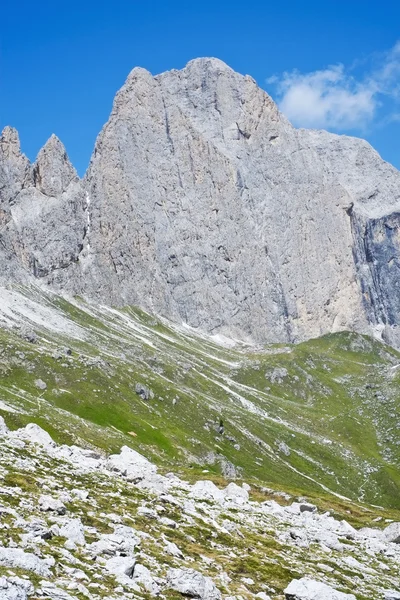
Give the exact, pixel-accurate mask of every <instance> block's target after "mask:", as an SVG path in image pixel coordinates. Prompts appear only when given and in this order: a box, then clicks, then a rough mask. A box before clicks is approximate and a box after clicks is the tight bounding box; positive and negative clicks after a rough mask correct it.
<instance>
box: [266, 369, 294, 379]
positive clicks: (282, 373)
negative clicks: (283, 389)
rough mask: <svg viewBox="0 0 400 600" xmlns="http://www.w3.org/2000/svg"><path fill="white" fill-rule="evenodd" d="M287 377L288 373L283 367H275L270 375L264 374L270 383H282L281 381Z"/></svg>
mask: <svg viewBox="0 0 400 600" xmlns="http://www.w3.org/2000/svg"><path fill="white" fill-rule="evenodd" d="M287 376H288V371H287V369H285V368H284V367H275V369H274V370H273V371H271V373H266V374H265V377H266V378H267V379H268V380H269V381H270V382H271V383H282V382H283V380H284V379H285V378H286V377H287Z"/></svg>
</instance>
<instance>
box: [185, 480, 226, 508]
mask: <svg viewBox="0 0 400 600" xmlns="http://www.w3.org/2000/svg"><path fill="white" fill-rule="evenodd" d="M190 497H191V498H196V499H197V500H213V501H214V502H219V503H222V502H223V501H224V499H225V493H224V492H223V491H222V490H220V489H218V488H217V486H216V485H215V484H214V483H213V482H212V481H208V480H207V479H204V480H202V481H196V483H195V484H194V485H193V486H192V490H191V492H190Z"/></svg>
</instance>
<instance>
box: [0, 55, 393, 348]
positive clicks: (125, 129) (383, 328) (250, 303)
mask: <svg viewBox="0 0 400 600" xmlns="http://www.w3.org/2000/svg"><path fill="white" fill-rule="evenodd" d="M2 140H3V141H2V144H1V148H2V150H3V152H2V153H1V152H0V179H1V182H4V183H2V185H1V189H0V194H1V200H2V201H3V199H7V198H9V199H10V202H11V200H12V202H14V201H17V200H18V195H19V194H20V192H21V191H22V192H23V194H21V197H22V200H23V202H22V200H21V202H22V204H23V205H24V207H25V206H26V207H31V206H32V202H31V200H32V197H33V196H34V200H35V206H36V209H37V213H33V212H29V211H26V210H25V208H24V207H22V208H21V215H20V214H17V213H16V212H15V211H14V213H13V215H9V216H8V217H7V218H10V219H12V220H13V222H14V221H15V228H16V230H17V231H18V232H19V231H20V228H21V223H22V221H23V222H24V224H25V225H24V230H23V232H22V233H18V236H22V238H24V236H25V237H27V236H28V234H27V232H28V231H29V232H30V233H29V236H31V237H32V240H35V241H34V242H33V241H30V242H29V244H27V240H26V239H23V241H22V242H21V239H20V238H18V241H16V240H15V239H14V237H13V236H12V235H11V233H10V234H9V237H10V239H9V240H7V241H5V240H3V242H4V244H5V246H6V247H7V248H8V251H9V252H14V249H15V247H22V246H24V245H25V246H26V245H29V246H30V247H31V248H32V250H31V251H30V254H29V256H31V254H33V255H34V257H35V260H33V259H31V258H29V260H27V259H26V258H25V259H24V260H25V264H34V265H36V266H35V268H34V270H33V275H34V277H37V276H38V274H43V273H45V274H46V276H47V274H48V273H49V272H51V273H52V276H51V277H52V279H51V280H50V279H49V285H52V286H53V287H54V288H55V289H60V288H61V289H63V290H68V291H71V292H73V293H78V294H85V295H87V296H88V297H89V298H95V299H98V300H101V301H102V302H105V303H111V304H116V305H121V304H131V305H132V304H133V305H139V306H141V307H142V308H144V309H147V310H148V311H150V312H154V313H157V314H160V315H164V316H166V317H169V318H172V319H173V320H176V321H179V322H182V321H183V322H185V323H187V324H189V325H190V326H192V327H198V328H200V329H202V330H206V331H208V332H211V331H212V332H214V333H217V332H218V333H221V334H223V335H228V336H230V337H237V338H239V339H242V340H243V339H244V340H251V341H257V342H266V341H268V342H282V341H290V342H296V341H300V340H304V339H307V338H310V337H316V336H319V335H321V334H324V333H327V332H332V331H338V330H348V329H350V330H354V331H358V332H364V333H374V334H377V335H381V336H383V337H384V339H386V340H390V341H391V342H392V343H396V344H400V336H399V334H398V329H399V325H400V300H399V298H400V295H399V294H398V293H393V290H398V289H400V257H399V255H400V243H399V235H398V233H397V232H398V227H399V224H400V217H399V201H398V199H399V198H400V175H399V173H398V171H397V170H396V169H394V168H393V167H391V166H390V165H388V164H387V163H385V162H384V161H382V160H381V158H380V157H379V156H378V154H377V153H376V152H375V151H373V149H372V148H371V147H370V146H369V144H367V143H366V142H364V141H361V140H357V139H355V138H350V137H346V136H335V135H333V134H329V133H327V132H319V131H307V130H298V129H295V128H294V127H292V126H291V124H290V123H289V122H288V121H287V119H286V118H285V117H284V116H283V115H281V114H280V113H279V110H278V108H277V106H276V104H275V103H274V102H273V101H272V99H271V98H270V97H269V96H268V94H267V93H266V92H265V91H264V90H263V89H261V88H260V87H258V85H257V84H256V82H255V81H254V79H252V78H251V77H249V76H248V75H241V74H239V73H236V72H235V71H233V70H232V69H231V68H230V67H228V66H227V65H226V64H225V63H223V62H222V61H220V60H218V59H215V58H200V59H195V60H192V61H190V62H189V63H188V64H187V65H186V66H185V67H184V68H183V69H181V70H173V71H169V72H165V73H162V74H160V75H156V76H153V75H152V74H151V73H149V72H148V71H147V70H145V69H142V68H135V69H133V70H132V71H131V73H130V74H129V76H128V78H127V80H126V82H125V84H124V85H123V87H122V88H121V90H120V91H119V92H118V93H117V95H116V98H115V101H114V105H113V110H112V113H111V115H110V118H109V120H108V122H107V123H106V125H105V126H104V128H103V130H102V131H101V133H100V135H99V137H98V139H97V141H96V145H95V149H94V153H93V155H92V159H91V162H90V166H89V169H88V171H87V173H86V176H85V178H84V180H83V181H82V182H80V183H79V179H78V177H77V175H76V172H75V170H74V168H73V167H72V165H71V163H70V162H69V159H68V157H67V154H66V151H65V148H64V146H63V145H62V143H61V142H60V141H59V140H58V138H56V137H55V136H52V137H51V138H50V139H49V141H48V142H47V143H46V145H45V146H44V147H43V148H42V150H41V151H40V152H39V155H38V158H37V160H36V162H35V164H34V165H33V167H32V170H30V169H28V173H30V174H31V175H29V176H27V164H28V163H27V162H26V161H27V159H25V158H21V159H18V160H15V157H16V156H18V152H19V144H18V136H17V134H16V132H13V130H11V129H7V130H6V131H5V132H4V133H3V137H2ZM4 148H5V150H4ZM10 157H14V158H12V160H11V161H10ZM24 161H25V162H24ZM16 165H18V168H16ZM27 177H28V179H29V177H31V178H32V179H33V183H32V181H28V185H27V184H26V181H27ZM72 182H76V185H73V186H72V185H71V183H72ZM28 188H29V189H30V191H29V193H28V191H27V189H28ZM78 188H79V189H78ZM67 191H68V193H67V194H66V193H65V192H67ZM39 193H41V194H43V195H44V196H47V197H53V198H56V199H58V200H61V197H62V202H58V204H57V206H58V207H59V209H60V211H61V213H60V214H63V215H64V216H65V214H68V219H67V220H65V218H63V219H62V220H63V224H61V223H60V224H58V222H56V221H55V214H56V213H55V212H54V210H53V203H50V204H49V206H48V207H46V206H44V204H48V203H46V198H45V197H43V198H39V200H42V203H41V204H40V207H39V204H38V202H37V200H38V197H39V195H40V194H39ZM30 194H31V196H32V197H31V196H30ZM22 204H21V206H22ZM39 208H40V211H39ZM51 211H52V212H51ZM65 211H67V213H65ZM39 212H40V225H39V221H38V219H39V217H38V214H39ZM57 214H58V213H57ZM50 215H51V216H50ZM22 217H23V219H22ZM27 220H29V221H30V222H29V227H28V226H27V224H26V221H27ZM66 222H68V223H69V224H70V223H71V222H72V223H74V225H73V228H72V229H73V231H74V235H73V237H72V238H70V237H69V235H66V231H67V230H66V229H65V223H66ZM39 229H40V230H41V231H46V232H49V233H46V241H47V242H48V243H47V245H46V249H42V250H41V251H40V252H41V255H40V257H39V256H38V242H37V240H38V239H39V238H38V235H37V233H38V231H39ZM69 229H71V227H70V228H69ZM10 231H12V228H10ZM68 231H69V230H68ZM13 235H14V234H13ZM15 235H16V234H15ZM39 237H40V236H39ZM60 240H63V243H62V244H60ZM64 242H65V243H64ZM71 244H72V246H73V247H71ZM60 247H62V248H63V251H62V256H60V259H59V260H58V261H57V263H56V265H54V261H53V258H50V248H51V249H52V250H51V255H52V256H53V255H54V251H55V248H60ZM47 248H48V250H47ZM24 256H26V252H24ZM38 263H40V265H41V266H40V268H39V267H38V266H37V265H38ZM43 265H48V266H47V267H44V266H43ZM59 265H62V269H60V268H59ZM71 265H72V267H73V273H74V274H73V275H72V271H71V269H69V266H71ZM396 340H397V341H396Z"/></svg>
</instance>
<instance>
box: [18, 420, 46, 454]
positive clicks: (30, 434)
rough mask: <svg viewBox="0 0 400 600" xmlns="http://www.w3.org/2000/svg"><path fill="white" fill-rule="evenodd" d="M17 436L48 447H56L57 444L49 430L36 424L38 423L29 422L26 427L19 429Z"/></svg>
mask: <svg viewBox="0 0 400 600" xmlns="http://www.w3.org/2000/svg"><path fill="white" fill-rule="evenodd" d="M15 436H16V437H18V438H19V439H21V440H25V441H27V442H33V443H34V444H39V445H40V446H44V447H46V448H54V447H55V446H56V444H55V442H54V441H53V440H52V439H51V437H50V435H49V434H48V433H47V431H45V430H44V429H42V428H41V427H39V425H36V423H28V425H27V426H26V427H23V428H22V429H17V431H16V432H15Z"/></svg>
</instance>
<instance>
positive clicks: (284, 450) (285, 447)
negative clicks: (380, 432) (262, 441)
mask: <svg viewBox="0 0 400 600" xmlns="http://www.w3.org/2000/svg"><path fill="white" fill-rule="evenodd" d="M278 449H279V452H282V454H284V455H285V456H290V448H289V446H288V445H287V444H285V442H279V444H278Z"/></svg>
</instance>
